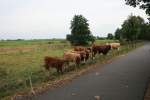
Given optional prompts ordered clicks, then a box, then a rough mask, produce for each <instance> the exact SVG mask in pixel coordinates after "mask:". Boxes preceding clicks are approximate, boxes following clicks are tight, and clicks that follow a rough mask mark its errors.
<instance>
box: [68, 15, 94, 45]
mask: <svg viewBox="0 0 150 100" xmlns="http://www.w3.org/2000/svg"><path fill="white" fill-rule="evenodd" d="M70 29H71V34H70V35H67V40H69V41H70V42H71V43H72V44H73V45H85V44H88V43H89V42H94V40H95V39H94V36H93V35H92V34H91V32H90V29H89V23H88V20H87V19H86V18H85V17H83V16H82V15H75V16H74V17H73V20H72V21H71V27H70Z"/></svg>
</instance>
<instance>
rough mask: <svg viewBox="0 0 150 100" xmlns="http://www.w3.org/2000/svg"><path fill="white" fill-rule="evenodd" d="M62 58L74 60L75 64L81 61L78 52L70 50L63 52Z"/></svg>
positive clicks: (69, 60)
mask: <svg viewBox="0 0 150 100" xmlns="http://www.w3.org/2000/svg"><path fill="white" fill-rule="evenodd" d="M64 59H65V60H66V61H68V63H69V62H74V63H75V64H76V65H79V64H80V61H81V57H80V54H78V53H74V52H71V51H69V52H65V53H64Z"/></svg>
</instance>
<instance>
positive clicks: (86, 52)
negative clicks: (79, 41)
mask: <svg viewBox="0 0 150 100" xmlns="http://www.w3.org/2000/svg"><path fill="white" fill-rule="evenodd" d="M74 51H76V52H79V53H80V52H82V54H81V55H82V56H83V55H85V57H84V59H85V61H87V60H88V59H89V57H90V53H91V51H92V50H91V48H86V47H81V46H80V47H75V48H74ZM82 60H83V59H82Z"/></svg>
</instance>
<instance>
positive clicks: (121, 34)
mask: <svg viewBox="0 0 150 100" xmlns="http://www.w3.org/2000/svg"><path fill="white" fill-rule="evenodd" d="M114 37H115V39H118V40H122V39H124V40H126V41H135V40H150V24H149V23H147V22H145V21H144V19H143V18H142V17H140V16H133V15H132V14H131V15H130V16H129V17H128V18H127V19H126V20H125V21H124V22H123V24H122V25H121V28H117V29H116V31H115V36H114Z"/></svg>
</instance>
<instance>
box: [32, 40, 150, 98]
mask: <svg viewBox="0 0 150 100" xmlns="http://www.w3.org/2000/svg"><path fill="white" fill-rule="evenodd" d="M100 67H101V66H100ZM149 77H150V43H146V44H145V45H144V46H142V47H140V48H138V49H136V50H133V51H131V52H130V53H128V54H126V55H125V56H121V57H119V58H118V59H115V60H114V61H113V62H111V63H110V64H105V65H103V69H101V68H96V69H95V70H92V71H91V72H89V73H87V74H85V75H82V76H80V77H78V78H77V79H74V80H73V81H72V82H71V83H70V84H69V85H66V86H63V87H61V88H57V89H54V90H49V91H47V92H46V93H44V94H42V95H39V96H36V97H33V98H32V99H33V100H96V98H97V100H143V98H144V94H145V91H146V86H147V84H148V80H149ZM99 98H100V99H99Z"/></svg>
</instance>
